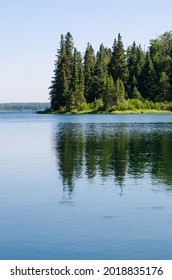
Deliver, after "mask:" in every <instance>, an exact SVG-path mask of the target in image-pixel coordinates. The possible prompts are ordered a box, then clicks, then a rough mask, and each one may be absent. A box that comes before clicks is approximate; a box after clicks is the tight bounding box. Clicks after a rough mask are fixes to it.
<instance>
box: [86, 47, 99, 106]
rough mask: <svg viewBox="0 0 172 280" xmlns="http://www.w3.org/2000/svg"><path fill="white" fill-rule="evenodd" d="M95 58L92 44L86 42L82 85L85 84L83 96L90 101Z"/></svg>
mask: <svg viewBox="0 0 172 280" xmlns="http://www.w3.org/2000/svg"><path fill="white" fill-rule="evenodd" d="M95 63H96V58H95V53H94V49H93V47H92V45H90V43H88V44H87V48H86V51H85V55H84V85H85V98H86V101H87V102H90V100H91V98H90V95H91V87H92V82H93V73H94V68H95Z"/></svg>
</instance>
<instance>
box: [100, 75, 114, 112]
mask: <svg viewBox="0 0 172 280" xmlns="http://www.w3.org/2000/svg"><path fill="white" fill-rule="evenodd" d="M115 100H116V95H115V85H114V81H113V78H112V76H111V75H109V76H108V77H107V78H106V87H105V95H104V97H103V102H104V106H105V109H108V108H110V107H112V106H113V105H115Z"/></svg>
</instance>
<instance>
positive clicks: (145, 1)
mask: <svg viewBox="0 0 172 280" xmlns="http://www.w3.org/2000/svg"><path fill="white" fill-rule="evenodd" d="M171 13H172V1H171V0H162V1H160V0H141V1H139V0H123V1H119V0H103V1H102V0H71V1H70V0H0V36H1V38H0V56H1V59H0V65H1V67H0V102H1V103H2V102H37V101H40V102H42V101H48V98H49V95H48V87H49V86H50V83H51V77H52V75H53V69H54V60H55V54H56V50H57V49H58V47H59V41H60V35H61V34H66V33H67V32H68V31H70V32H71V34H72V36H73V38H74V43H75V46H76V47H77V48H78V50H79V51H81V52H82V53H84V51H85V49H86V46H87V43H88V42H90V43H91V44H92V45H93V47H94V49H95V51H97V50H98V48H99V46H100V44H101V43H104V45H105V46H106V47H112V44H113V41H114V38H116V37H117V35H118V33H119V32H120V33H121V35H122V40H123V43H124V46H125V48H126V47H127V46H129V45H131V44H132V43H133V41H134V40H135V41H136V43H137V44H141V45H142V47H143V48H144V47H145V48H147V47H148V46H149V41H150V39H155V38H156V37H157V36H158V35H161V34H163V33H164V32H166V31H171V30H172V16H171Z"/></svg>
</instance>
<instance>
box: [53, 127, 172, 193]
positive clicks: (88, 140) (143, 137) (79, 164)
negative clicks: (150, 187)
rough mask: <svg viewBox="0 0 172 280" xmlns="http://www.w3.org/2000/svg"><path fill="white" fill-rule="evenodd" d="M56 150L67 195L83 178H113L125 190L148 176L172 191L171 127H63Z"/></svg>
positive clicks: (56, 139) (57, 135)
mask: <svg viewBox="0 0 172 280" xmlns="http://www.w3.org/2000/svg"><path fill="white" fill-rule="evenodd" d="M54 146H55V151H56V157H57V166H58V170H59V173H60V176H61V178H62V181H63V186H64V191H65V190H68V191H69V192H72V190H73V188H74V185H75V181H76V180H77V179H79V178H82V176H86V178H87V180H94V178H95V177H96V176H99V177H101V178H102V179H103V180H104V179H106V178H109V177H113V178H114V180H115V182H116V183H117V184H118V185H119V186H121V187H122V186H123V184H124V182H125V180H126V178H135V179H139V178H142V177H144V176H145V174H149V175H150V176H151V177H152V179H154V180H155V181H156V182H157V180H158V181H159V182H161V183H163V184H165V185H167V186H168V188H171V187H172V172H171V168H172V152H171V147H172V126H171V124H163V125H162V124H120V123H119V124H74V123H61V124H60V125H58V128H57V132H56V135H55V138H54Z"/></svg>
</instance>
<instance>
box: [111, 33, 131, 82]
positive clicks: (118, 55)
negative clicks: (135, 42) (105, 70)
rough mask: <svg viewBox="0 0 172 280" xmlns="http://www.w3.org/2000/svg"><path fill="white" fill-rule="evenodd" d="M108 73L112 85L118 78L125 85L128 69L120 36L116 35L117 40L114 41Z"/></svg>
mask: <svg viewBox="0 0 172 280" xmlns="http://www.w3.org/2000/svg"><path fill="white" fill-rule="evenodd" d="M109 71H110V74H111V75H112V77H113V80H114V83H116V81H117V79H118V78H119V79H121V80H122V81H123V83H124V84H125V85H126V83H127V78H128V68H127V61H126V55H125V51H124V46H123V42H122V38H121V35H120V34H118V40H117V41H116V40H114V44H113V50H112V56H111V60H110V63H109Z"/></svg>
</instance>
